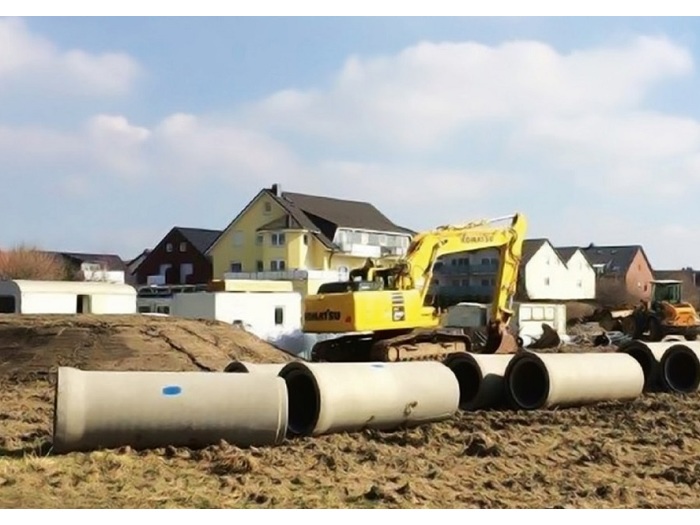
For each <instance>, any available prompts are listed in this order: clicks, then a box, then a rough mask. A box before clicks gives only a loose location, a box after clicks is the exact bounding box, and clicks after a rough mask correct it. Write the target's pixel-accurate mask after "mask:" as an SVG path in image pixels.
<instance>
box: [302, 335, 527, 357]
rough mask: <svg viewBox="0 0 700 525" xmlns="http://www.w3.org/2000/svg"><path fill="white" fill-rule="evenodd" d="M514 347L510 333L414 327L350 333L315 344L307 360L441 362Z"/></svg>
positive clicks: (509, 349)
mask: <svg viewBox="0 0 700 525" xmlns="http://www.w3.org/2000/svg"><path fill="white" fill-rule="evenodd" d="M511 339H512V341H511ZM518 346H519V345H518V344H517V343H516V342H515V339H514V338H513V337H512V336H510V337H508V336H506V337H503V338H502V339H499V341H497V342H494V341H488V340H487V337H486V336H485V335H484V334H482V333H478V332H477V333H474V334H471V335H468V334H465V333H461V332H456V331H454V332H453V331H443V330H416V331H413V332H410V333H407V334H401V335H397V336H393V337H386V338H385V337H378V336H376V335H375V334H370V335H362V334H360V335H355V334H353V335H346V336H342V337H339V338H337V339H332V340H328V341H320V342H318V343H316V345H314V348H313V350H312V354H311V360H312V361H315V362H319V361H326V362H367V361H379V362H387V363H395V362H402V361H443V360H445V359H446V358H447V357H448V356H449V355H451V354H454V353H461V352H475V353H511V352H514V351H516V350H517V348H518Z"/></svg>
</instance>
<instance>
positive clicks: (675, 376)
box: [659, 341, 700, 394]
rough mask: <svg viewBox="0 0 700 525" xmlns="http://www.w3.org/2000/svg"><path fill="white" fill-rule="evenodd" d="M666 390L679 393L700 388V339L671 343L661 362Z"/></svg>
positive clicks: (662, 378)
mask: <svg viewBox="0 0 700 525" xmlns="http://www.w3.org/2000/svg"><path fill="white" fill-rule="evenodd" d="M659 368H660V370H661V373H660V375H661V381H662V382H663V385H664V387H665V390H668V391H670V392H675V393H679V394H688V393H691V392H697V391H698V390H699V389H700V341H692V342H690V341H688V342H683V343H675V344H673V345H671V346H670V347H669V348H668V350H666V352H664V355H663V356H662V357H661V360H660V362H659Z"/></svg>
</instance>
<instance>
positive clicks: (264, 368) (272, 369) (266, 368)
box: [224, 361, 287, 376]
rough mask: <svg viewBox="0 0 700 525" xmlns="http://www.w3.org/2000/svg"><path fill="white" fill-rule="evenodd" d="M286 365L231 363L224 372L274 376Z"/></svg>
mask: <svg viewBox="0 0 700 525" xmlns="http://www.w3.org/2000/svg"><path fill="white" fill-rule="evenodd" d="M286 364H287V363H248V362H246V361H231V362H230V363H229V364H228V365H226V368H224V372H237V373H250V372H253V373H255V374H268V375H273V376H276V375H277V374H279V372H280V370H282V368H284V365H286Z"/></svg>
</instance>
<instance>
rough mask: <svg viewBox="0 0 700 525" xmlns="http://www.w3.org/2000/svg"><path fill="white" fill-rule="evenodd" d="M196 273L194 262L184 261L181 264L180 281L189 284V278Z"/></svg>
mask: <svg viewBox="0 0 700 525" xmlns="http://www.w3.org/2000/svg"><path fill="white" fill-rule="evenodd" d="M193 273H194V265H193V264H192V263H182V264H181V265H180V283H181V284H187V278H188V277H189V276H190V275H192V274H193Z"/></svg>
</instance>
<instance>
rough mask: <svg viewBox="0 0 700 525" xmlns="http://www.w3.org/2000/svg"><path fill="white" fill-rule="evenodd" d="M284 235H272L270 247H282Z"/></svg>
mask: <svg viewBox="0 0 700 525" xmlns="http://www.w3.org/2000/svg"><path fill="white" fill-rule="evenodd" d="M284 243H285V234H284V233H273V234H272V246H284Z"/></svg>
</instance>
